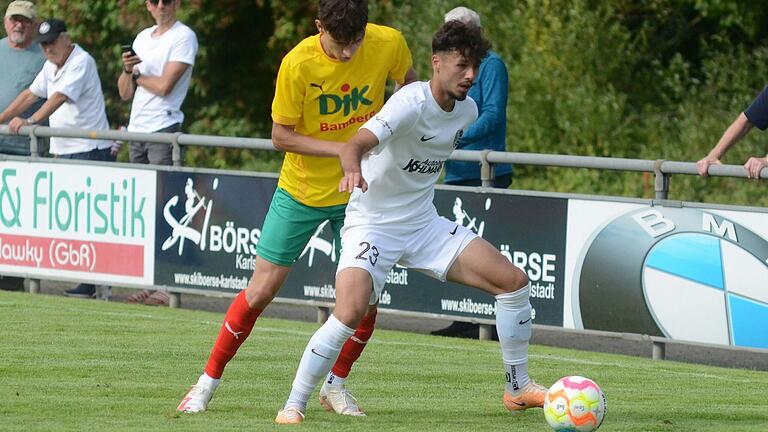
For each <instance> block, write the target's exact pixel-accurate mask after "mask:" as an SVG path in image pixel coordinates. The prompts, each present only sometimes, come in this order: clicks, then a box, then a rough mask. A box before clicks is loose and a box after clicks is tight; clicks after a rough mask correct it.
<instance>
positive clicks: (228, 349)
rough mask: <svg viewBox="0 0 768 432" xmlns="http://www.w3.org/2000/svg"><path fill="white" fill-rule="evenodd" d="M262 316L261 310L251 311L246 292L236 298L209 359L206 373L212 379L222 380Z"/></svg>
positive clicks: (228, 311)
mask: <svg viewBox="0 0 768 432" xmlns="http://www.w3.org/2000/svg"><path fill="white" fill-rule="evenodd" d="M260 314H261V310H259V309H251V307H250V306H248V302H247V301H246V300H245V291H240V294H238V295H237V297H235V300H233V301H232V304H231V305H229V310H227V314H226V315H225V316H224V324H222V325H221V330H219V337H218V338H216V343H215V344H214V345H213V350H211V356H210V357H208V363H207V364H206V365H205V373H206V374H208V376H210V377H211V378H221V375H222V374H223V373H224V368H225V367H226V366H227V363H229V361H230V360H232V357H234V356H235V354H236V353H237V350H238V348H240V345H242V344H243V342H245V340H246V339H247V338H248V335H250V334H251V330H253V326H254V324H256V318H258V317H259V315H260Z"/></svg>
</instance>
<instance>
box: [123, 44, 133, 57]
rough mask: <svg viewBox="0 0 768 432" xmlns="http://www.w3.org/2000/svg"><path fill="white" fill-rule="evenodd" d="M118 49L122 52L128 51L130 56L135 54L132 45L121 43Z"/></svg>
mask: <svg viewBox="0 0 768 432" xmlns="http://www.w3.org/2000/svg"><path fill="white" fill-rule="evenodd" d="M120 51H122V52H124V53H126V52H129V53H131V55H132V56H135V55H136V51H134V50H133V47H132V46H131V45H121V46H120Z"/></svg>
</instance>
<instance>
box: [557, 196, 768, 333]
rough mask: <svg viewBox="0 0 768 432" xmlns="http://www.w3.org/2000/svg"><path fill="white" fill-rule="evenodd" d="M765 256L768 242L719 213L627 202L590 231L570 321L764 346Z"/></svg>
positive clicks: (767, 309)
mask: <svg viewBox="0 0 768 432" xmlns="http://www.w3.org/2000/svg"><path fill="white" fill-rule="evenodd" d="M766 260H768V241H766V240H765V239H764V238H762V237H760V236H759V235H757V234H756V233H754V232H752V231H751V230H749V229H747V228H746V227H744V226H741V225H739V224H737V223H736V222H734V221H733V220H730V219H728V218H726V217H723V216H721V215H719V214H715V213H710V212H708V211H705V210H699V209H692V208H665V207H650V208H641V209H638V210H633V211H630V212H628V213H626V214H624V215H622V216H619V217H617V218H616V219H614V220H612V221H611V222H610V223H608V224H607V225H606V226H605V227H604V228H602V229H601V230H600V231H599V232H597V234H596V235H595V236H594V237H593V239H592V241H591V244H589V245H588V247H587V248H586V252H584V253H583V260H582V262H581V263H577V268H576V272H575V274H574V287H573V295H572V304H571V307H572V311H573V316H574V324H575V325H576V327H577V328H579V327H581V328H586V329H595V330H610V331H616V332H622V331H625V332H632V333H640V334H650V335H656V336H666V337H669V338H673V339H678V340H688V341H694V342H703V343H714V344H722V345H737V346H746V347H755V348H768V285H766V283H765V281H766V280H768V264H767V262H766ZM579 265H580V267H581V268H580V269H579Z"/></svg>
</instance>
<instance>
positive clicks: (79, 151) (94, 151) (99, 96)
mask: <svg viewBox="0 0 768 432" xmlns="http://www.w3.org/2000/svg"><path fill="white" fill-rule="evenodd" d="M38 34H39V36H38V38H37V41H38V42H39V43H40V46H41V47H42V49H43V53H44V54H45V57H46V59H47V61H46V62H45V64H44V65H43V69H42V70H41V71H40V73H39V74H38V75H37V77H36V78H35V80H34V81H33V82H32V85H30V86H29V88H28V89H26V90H24V91H23V92H21V94H19V96H18V97H17V98H16V99H15V100H14V101H13V102H11V104H10V105H9V106H8V108H6V109H5V111H3V112H2V113H0V123H3V122H6V121H8V119H12V120H11V121H10V123H9V124H8V126H9V127H10V129H11V132H12V133H18V132H19V128H21V127H22V126H27V125H33V124H35V123H38V122H40V121H43V120H45V119H48V121H49V123H50V126H51V127H53V128H67V129H72V128H74V129H90V130H105V129H109V123H108V122H107V114H106V112H105V110H104V94H103V93H102V91H101V80H99V73H98V71H97V70H96V62H95V61H94V60H93V57H91V56H90V54H88V53H87V52H85V50H83V49H82V48H80V46H78V45H77V44H74V43H72V39H71V38H70V36H69V34H68V33H67V26H66V24H65V23H64V21H61V20H57V19H49V20H46V21H43V22H42V23H40V27H39V28H38ZM43 98H47V99H48V100H47V101H46V102H45V103H44V104H43V105H42V106H41V107H40V108H39V109H38V110H37V111H35V112H34V113H33V114H32V115H31V116H29V117H27V118H22V117H17V116H19V115H20V114H21V113H23V112H24V111H25V110H26V109H27V108H28V107H30V106H32V105H33V104H34V103H35V102H37V101H38V100H39V99H43ZM111 147H112V142H111V141H106V140H92V139H84V138H66V137H53V138H51V148H50V153H51V154H52V155H53V156H54V157H57V158H62V159H80V160H83V159H85V160H98V161H114V160H115V157H114V154H112V152H111ZM64 294H65V295H67V296H70V297H93V296H95V295H96V287H95V286H94V285H92V284H80V285H78V286H77V287H75V288H73V289H71V290H68V291H65V292H64Z"/></svg>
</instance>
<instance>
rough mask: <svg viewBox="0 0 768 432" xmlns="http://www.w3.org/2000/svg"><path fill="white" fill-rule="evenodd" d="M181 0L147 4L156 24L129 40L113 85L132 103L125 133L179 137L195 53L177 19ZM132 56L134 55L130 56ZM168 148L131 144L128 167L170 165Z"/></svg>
mask: <svg viewBox="0 0 768 432" xmlns="http://www.w3.org/2000/svg"><path fill="white" fill-rule="evenodd" d="M180 3H181V1H180V0H148V1H147V9H148V10H149V12H150V13H151V14H152V17H153V18H154V19H155V23H156V25H154V26H152V27H149V28H147V29H144V30H143V31H142V32H141V33H139V35H138V36H136V39H135V40H134V41H133V51H134V52H133V53H132V52H124V53H123V73H122V74H120V77H119V78H118V80H117V85H118V89H119V91H120V97H121V98H122V99H123V100H125V101H127V100H130V99H131V98H132V99H133V104H132V105H131V119H130V122H129V123H128V131H130V132H178V131H179V130H180V129H181V123H182V121H183V120H184V113H183V112H181V104H182V102H184V98H185V97H186V95H187V90H188V89H189V82H190V80H191V78H192V66H193V65H194V63H195V55H196V54H197V37H196V36H195V32H193V31H192V29H190V28H189V27H187V26H186V25H184V24H182V23H181V22H180V21H178V20H177V19H176V11H177V9H178V8H179V5H180ZM134 53H135V54H134ZM171 152H172V147H171V145H170V144H158V143H144V142H132V143H131V144H130V151H129V156H130V159H131V162H137V163H145V164H146V163H150V164H157V165H171V164H172V162H173V161H172V155H171Z"/></svg>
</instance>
